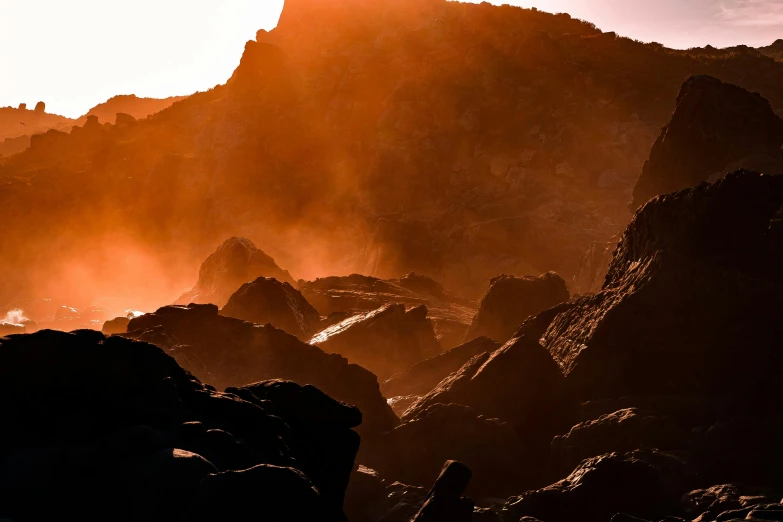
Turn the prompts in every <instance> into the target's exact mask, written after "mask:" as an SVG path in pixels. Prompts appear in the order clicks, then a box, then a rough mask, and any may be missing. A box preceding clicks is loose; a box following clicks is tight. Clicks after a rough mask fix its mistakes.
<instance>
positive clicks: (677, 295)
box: [544, 172, 783, 402]
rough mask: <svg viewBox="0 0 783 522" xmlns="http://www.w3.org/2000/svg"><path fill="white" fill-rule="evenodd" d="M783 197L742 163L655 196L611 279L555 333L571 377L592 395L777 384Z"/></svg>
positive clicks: (779, 187) (777, 186)
mask: <svg viewBox="0 0 783 522" xmlns="http://www.w3.org/2000/svg"><path fill="white" fill-rule="evenodd" d="M781 203H783V184H781V182H780V180H779V179H777V178H772V177H769V176H763V175H758V174H755V173H747V172H738V173H734V174H731V175H729V176H728V177H727V178H726V179H724V180H721V181H719V182H717V183H715V184H712V185H706V184H704V185H701V186H699V187H697V188H695V189H690V190H685V191H682V192H679V193H676V194H671V195H666V196H662V197H659V198H656V199H653V200H652V201H651V202H649V203H648V204H647V205H645V206H644V207H643V208H642V209H641V211H639V213H637V215H636V217H635V219H634V221H633V222H632V223H631V224H630V225H629V227H628V228H627V229H626V231H625V233H624V234H623V237H622V240H621V242H620V244H619V245H618V247H617V251H616V252H615V255H614V259H613V260H612V264H611V266H610V268H609V272H608V274H607V278H606V284H605V285H604V289H603V290H602V291H601V292H599V293H598V294H596V295H595V296H592V297H584V298H580V299H578V300H577V301H576V306H574V307H573V308H571V309H570V310H569V311H567V312H565V313H563V314H560V315H559V316H558V317H557V318H555V320H554V321H553V323H552V324H551V326H550V327H549V329H548V330H547V332H546V333H545V334H544V346H545V347H546V348H547V349H548V350H549V352H550V353H551V354H552V356H553V357H554V358H555V360H556V361H557V363H558V365H559V367H560V369H561V370H562V371H563V373H564V375H565V376H566V381H567V383H568V384H569V386H570V387H571V388H572V389H574V390H578V391H579V393H580V394H582V397H585V398H599V397H606V396H620V395H622V394H631V393H697V394H702V393H723V394H729V395H731V394H732V393H734V392H736V390H738V389H742V390H743V392H742V393H743V394H744V395H746V396H747V397H748V398H749V397H756V394H761V395H762V396H763V395H764V394H765V393H769V390H766V388H765V387H767V386H772V385H773V382H772V381H770V379H774V377H773V376H774V375H776V373H775V372H777V371H778V369H779V368H778V365H779V362H778V357H777V356H776V355H775V354H776V352H775V350H776V348H775V346H777V345H776V343H777V341H776V339H777V337H776V334H775V329H776V328H777V324H778V319H777V317H778V316H777V313H778V310H780V300H779V295H780V293H779V292H778V291H777V288H778V287H779V283H778V282H777V281H779V276H778V275H777V273H776V270H775V269H773V268H772V267H773V266H774V265H775V264H776V263H777V262H778V260H779V259H780V257H779V255H780V254H779V252H780V245H781V241H780V239H779V232H778V228H779V225H778V221H773V222H772V224H771V223H770V221H771V220H772V218H773V217H774V216H775V213H776V212H777V211H778V209H779V208H780V206H781ZM642 317H651V318H653V319H654V320H651V321H640V320H639V318H642ZM630 325H633V327H630ZM727 375H733V376H734V377H733V378H732V379H730V381H731V382H727V380H726V376H727ZM765 390H766V391H765ZM748 400H750V401H751V402H752V400H751V399H748Z"/></svg>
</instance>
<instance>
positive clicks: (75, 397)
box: [0, 331, 361, 522]
mask: <svg viewBox="0 0 783 522" xmlns="http://www.w3.org/2000/svg"><path fill="white" fill-rule="evenodd" d="M0 381H1V382H2V383H3V384H2V388H3V393H2V396H1V397H0V412H2V416H3V419H4V425H5V426H6V427H7V428H8V429H5V430H3V435H2V442H3V444H2V447H3V450H2V462H3V466H2V467H0V492H2V497H3V502H2V505H0V517H3V518H8V519H15V520H51V519H53V518H57V517H62V516H73V517H77V518H79V519H82V520H105V519H106V513H107V512H112V513H113V515H112V517H113V519H115V520H138V519H140V518H149V517H150V516H151V514H153V513H154V517H155V518H156V519H163V518H166V519H170V520H194V521H201V520H203V521H206V520H216V519H222V520H240V519H245V518H246V517H247V514H248V513H249V512H252V511H258V510H259V509H260V510H261V516H263V518H264V519H267V520H274V521H280V522H282V521H284V520H316V519H317V520H332V521H344V520H345V516H344V514H343V511H342V504H343V497H344V492H345V486H346V485H347V482H348V478H349V476H350V473H351V470H352V468H353V461H354V457H355V455H356V451H357V449H358V447H359V437H358V435H357V434H356V433H355V432H353V431H352V430H351V428H353V427H355V426H357V425H358V424H359V423H360V422H361V414H360V413H359V411H358V410H356V408H354V407H352V406H348V405H345V404H342V403H339V402H337V401H335V400H333V399H331V398H329V397H328V396H326V395H325V394H323V393H322V392H321V391H320V390H318V389H316V388H314V387H311V386H299V385H296V384H294V383H290V382H283V381H273V382H267V383H258V384H255V385H253V386H248V387H244V388H242V389H240V390H236V393H220V392H216V391H215V390H214V388H211V387H210V386H207V385H204V384H202V383H201V382H199V381H198V380H197V379H195V378H194V377H193V376H191V375H190V374H189V373H188V372H186V371H185V370H183V369H182V368H181V367H180V366H179V365H178V364H177V363H176V362H175V361H174V359H173V358H171V357H170V356H168V355H166V354H165V353H164V352H163V351H162V350H161V349H160V348H157V347H155V346H152V345H149V344H146V343H141V342H135V341H131V340H128V339H124V338H122V337H116V336H115V337H111V338H106V337H104V336H103V335H102V334H100V333H98V332H89V331H81V332H76V333H72V334H67V333H59V332H53V331H44V332H39V333H36V334H32V335H25V336H16V337H13V338H6V339H0ZM32 491H35V492H36V494H37V495H40V496H41V497H42V498H46V501H45V502H29V499H30V493H31V492H32ZM119 506H123V507H122V509H118V507H119Z"/></svg>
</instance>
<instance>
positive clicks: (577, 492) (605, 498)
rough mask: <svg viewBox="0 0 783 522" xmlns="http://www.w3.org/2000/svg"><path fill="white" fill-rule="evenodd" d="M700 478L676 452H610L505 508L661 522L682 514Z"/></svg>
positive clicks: (562, 519) (550, 516) (594, 519)
mask: <svg viewBox="0 0 783 522" xmlns="http://www.w3.org/2000/svg"><path fill="white" fill-rule="evenodd" d="M696 479H697V477H696V475H695V474H694V473H693V471H692V470H691V469H690V467H689V466H688V465H687V463H686V462H685V461H683V460H682V459H680V458H678V457H676V456H674V455H672V454H668V453H663V452H659V451H655V450H637V451H633V452H630V453H610V454H608V455H601V456H599V457H594V458H591V459H587V460H585V461H584V462H582V463H581V464H580V465H579V467H578V468H576V469H575V470H574V471H573V473H571V475H569V476H568V478H565V479H563V480H561V481H559V482H556V483H554V484H552V485H551V486H548V487H546V488H543V489H539V490H536V491H528V492H527V493H524V494H522V495H521V496H518V497H512V498H509V499H508V501H507V503H506V508H507V509H508V511H509V512H510V514H512V515H513V516H514V517H521V516H532V517H535V518H538V519H541V520H545V521H547V522H572V521H574V520H579V521H583V522H606V521H607V520H610V519H611V518H612V516H613V515H615V514H617V513H626V514H628V515H631V516H634V517H641V518H643V519H650V520H660V519H662V518H663V517H665V516H671V515H675V516H676V515H679V514H682V507H681V505H680V498H681V497H682V495H683V494H685V493H687V492H688V491H690V488H691V487H692V485H693V484H694V482H695V481H696ZM515 519H516V518H514V520H515Z"/></svg>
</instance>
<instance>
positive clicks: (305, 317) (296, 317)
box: [220, 277, 321, 339]
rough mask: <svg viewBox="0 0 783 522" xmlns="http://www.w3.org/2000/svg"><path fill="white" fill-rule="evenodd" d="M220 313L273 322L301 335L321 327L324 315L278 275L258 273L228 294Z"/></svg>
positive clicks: (246, 319) (227, 315)
mask: <svg viewBox="0 0 783 522" xmlns="http://www.w3.org/2000/svg"><path fill="white" fill-rule="evenodd" d="M220 314H221V315H225V316H226V317H234V318H236V319H241V320H243V321H248V322H250V323H256V324H271V325H272V326H275V327H277V328H280V329H281V330H285V331H286V332H288V333H290V334H291V335H295V336H296V337H298V338H300V339H306V338H308V337H309V336H310V335H312V334H313V333H315V331H316V330H317V329H318V325H319V324H320V322H321V316H320V315H318V311H317V310H316V309H315V308H313V307H312V306H311V305H310V303H308V302H307V300H306V299H305V298H304V297H302V294H301V293H299V290H297V289H296V288H294V287H293V286H291V285H290V284H288V283H281V282H280V281H278V280H277V279H272V278H266V277H259V278H258V279H256V280H255V281H252V282H250V283H245V284H244V285H242V286H241V287H240V288H239V290H237V291H236V292H234V294H233V295H232V296H231V297H230V298H229V300H228V302H227V303H226V306H224V307H223V308H222V310H220Z"/></svg>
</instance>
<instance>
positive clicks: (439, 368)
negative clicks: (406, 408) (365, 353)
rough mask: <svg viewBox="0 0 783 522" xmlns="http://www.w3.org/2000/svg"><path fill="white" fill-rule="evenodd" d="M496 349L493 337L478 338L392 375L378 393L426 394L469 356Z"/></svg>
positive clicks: (396, 394)
mask: <svg viewBox="0 0 783 522" xmlns="http://www.w3.org/2000/svg"><path fill="white" fill-rule="evenodd" d="M498 348H500V345H499V344H498V343H496V342H495V341H493V340H492V339H489V338H487V337H477V338H476V339H473V340H472V341H470V342H468V343H465V344H463V345H461V346H457V347H456V348H452V349H451V350H449V351H447V352H444V353H442V354H439V355H436V356H435V357H431V358H429V359H427V360H424V361H421V362H419V363H416V364H414V365H413V366H411V367H410V368H408V369H407V370H405V371H402V372H400V373H397V374H395V375H392V376H391V377H389V378H388V379H386V380H385V381H383V382H382V383H381V392H383V394H384V396H385V397H396V396H400V395H425V394H427V393H428V392H430V391H431V390H432V389H433V388H435V386H437V385H438V383H440V382H441V381H442V380H443V379H445V378H446V377H448V376H449V375H450V374H451V373H453V372H456V371H457V370H459V369H460V368H462V365H464V364H465V363H466V362H468V361H469V360H470V359H471V358H473V357H475V356H476V355H479V354H482V353H485V352H494V351H495V350H497V349H498Z"/></svg>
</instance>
